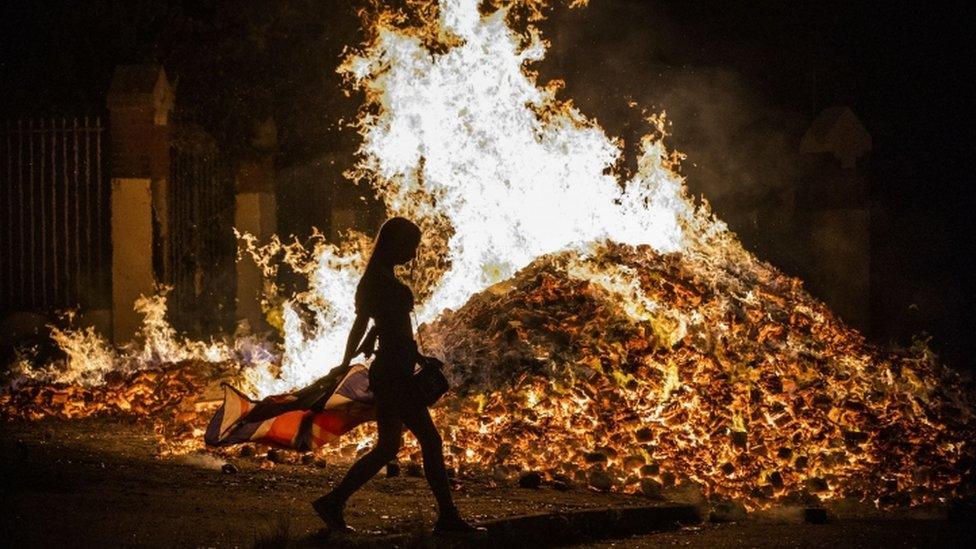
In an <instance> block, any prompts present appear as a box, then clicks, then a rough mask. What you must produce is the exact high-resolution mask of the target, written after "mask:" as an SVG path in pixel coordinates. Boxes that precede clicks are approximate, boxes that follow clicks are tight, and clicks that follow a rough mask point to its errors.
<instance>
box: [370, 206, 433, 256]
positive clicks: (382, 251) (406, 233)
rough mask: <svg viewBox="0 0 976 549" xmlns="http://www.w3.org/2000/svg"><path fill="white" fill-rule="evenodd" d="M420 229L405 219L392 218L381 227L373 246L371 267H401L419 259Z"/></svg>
mask: <svg viewBox="0 0 976 549" xmlns="http://www.w3.org/2000/svg"><path fill="white" fill-rule="evenodd" d="M418 245H420V227H418V226H417V225H416V224H414V222H413V221H410V220H409V219H406V218H404V217H391V218H390V219H387V220H386V223H383V226H382V227H380V232H379V235H377V236H376V242H375V243H374V244H373V255H372V256H370V258H369V266H370V267H379V266H381V265H382V266H389V267H392V266H394V265H401V264H403V263H406V262H407V261H410V260H411V259H413V258H414V257H417V246H418Z"/></svg>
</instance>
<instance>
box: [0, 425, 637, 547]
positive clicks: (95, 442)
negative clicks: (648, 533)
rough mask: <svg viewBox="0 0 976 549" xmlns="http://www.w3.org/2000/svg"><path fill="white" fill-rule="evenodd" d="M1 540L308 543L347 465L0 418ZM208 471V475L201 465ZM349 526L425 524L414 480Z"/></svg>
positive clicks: (482, 484)
mask: <svg viewBox="0 0 976 549" xmlns="http://www.w3.org/2000/svg"><path fill="white" fill-rule="evenodd" d="M0 429H2V434H0V463H2V464H3V465H2V466H3V468H4V471H3V478H4V482H3V485H2V488H0V491H2V493H0V501H2V503H0V506H2V509H0V539H3V540H6V541H8V542H13V544H14V545H15V546H25V545H26V546H78V545H88V546H103V547H104V546H114V545H118V544H132V545H148V546H166V547H173V546H193V547H200V546H204V547H233V546H239V547H250V546H252V545H253V544H254V543H255V541H259V540H262V539H267V538H269V537H270V538H274V539H280V538H281V537H282V536H281V535H280V533H279V529H281V528H285V529H286V537H287V538H288V539H291V540H303V539H305V540H307V539H308V538H309V537H310V536H314V535H315V533H316V532H317V531H318V530H320V528H321V524H320V522H319V519H318V517H317V516H316V515H315V514H314V513H313V511H312V509H311V507H310V506H309V502H310V501H311V500H313V499H314V498H316V497H318V496H319V495H321V494H323V493H325V492H326V491H327V490H328V488H329V487H330V486H331V485H332V484H333V483H334V482H336V481H337V480H338V478H339V477H340V476H341V475H342V473H344V472H345V469H346V465H338V464H337V465H333V466H326V467H325V468H317V467H315V466H311V465H308V466H303V465H277V466H275V467H274V468H273V469H269V470H264V469H261V468H260V464H261V463H262V461H263V460H260V459H257V458H248V459H237V460H234V462H235V464H236V465H237V466H238V468H239V471H238V472H237V473H236V474H224V473H222V472H220V470H219V463H216V462H214V461H210V462H209V463H208V459H207V458H201V457H200V456H199V455H197V456H188V457H183V458H176V459H156V458H153V457H152V456H153V455H154V454H155V452H156V443H155V442H154V440H153V437H152V436H151V434H150V431H149V427H148V426H146V425H143V424H140V423H135V422H131V421H125V420H117V419H112V420H109V419H89V420H76V421H61V420H42V421H39V422H35V423H20V422H18V423H0ZM208 467H209V468H208ZM455 494H456V499H457V502H458V506H459V507H460V508H461V510H462V512H463V513H464V515H465V516H467V517H469V518H470V519H471V520H473V521H479V520H487V519H492V518H501V517H506V516H513V515H520V514H533V513H542V512H549V511H569V510H573V509H583V508H595V507H607V506H633V505H647V504H648V503H649V501H648V500H647V499H646V498H642V497H634V496H626V495H618V494H599V493H594V492H592V491H588V490H582V489H574V490H571V491H565V492H560V491H556V490H554V489H552V488H546V487H542V488H539V489H536V490H527V489H522V488H518V487H515V486H512V487H505V488H497V487H496V488H493V487H491V486H490V485H489V483H488V482H487V481H486V480H475V479H462V480H461V483H460V486H459V489H458V490H457V491H456V492H455ZM346 518H347V520H348V522H349V523H350V524H351V525H352V526H354V527H356V528H357V529H359V530H360V531H361V532H363V533H364V534H366V535H368V536H372V537H374V538H375V537H377V536H381V535H383V534H394V533H402V532H409V533H419V532H423V531H425V530H428V529H429V528H430V526H431V525H432V524H433V521H434V518H435V515H434V502H433V498H432V497H431V495H430V492H429V490H428V489H427V485H426V482H425V481H424V480H423V479H422V478H415V477H410V476H407V475H401V476H399V477H396V478H385V476H384V473H382V472H381V473H380V475H379V476H378V477H377V478H376V479H374V480H373V481H371V482H370V483H369V484H367V486H366V487H365V488H364V489H363V490H361V491H360V492H359V493H357V494H356V495H355V496H354V497H353V499H352V500H351V501H350V504H349V507H348V509H347V513H346Z"/></svg>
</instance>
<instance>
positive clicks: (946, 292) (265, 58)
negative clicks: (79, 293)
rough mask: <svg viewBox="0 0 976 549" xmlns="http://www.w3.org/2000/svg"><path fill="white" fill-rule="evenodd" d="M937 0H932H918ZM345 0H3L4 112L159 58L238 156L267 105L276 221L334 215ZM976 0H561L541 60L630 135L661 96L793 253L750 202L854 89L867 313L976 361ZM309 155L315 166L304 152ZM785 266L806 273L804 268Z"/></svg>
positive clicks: (704, 164)
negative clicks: (863, 183) (280, 207)
mask: <svg viewBox="0 0 976 549" xmlns="http://www.w3.org/2000/svg"><path fill="white" fill-rule="evenodd" d="M930 4H931V5H930ZM356 6H357V3H356V2H349V1H339V0H327V1H321V0H282V1H276V2H272V1H260V2H258V1H254V0H242V1H226V0H217V1H213V0H211V1H196V2H190V1H187V2H179V1H175V0H153V1H147V0H128V1H110V0H90V1H76V2H46V1H32V2H27V1H14V2H8V3H5V4H4V7H3V8H2V13H0V51H2V52H3V53H2V59H0V82H2V94H0V100H2V105H0V115H2V116H3V117H17V116H26V115H39V114H57V115H62V114H66V113H70V114H89V113H92V114H97V113H99V112H101V111H103V109H104V95H105V91H106V89H107V86H108V83H109V80H110V78H111V75H112V71H113V69H114V67H115V66H117V65H119V64H128V63H145V62H159V63H162V64H163V65H164V66H165V67H166V70H167V72H168V74H169V76H170V78H171V80H174V81H176V82H177V88H178V91H177V97H178V114H179V116H181V117H185V118H188V119H193V120H195V121H198V122H200V123H201V124H202V125H203V126H204V127H205V128H207V130H208V131H209V132H211V133H212V134H213V135H214V136H215V137H216V138H217V139H218V141H219V142H220V143H221V148H222V150H223V151H224V153H225V154H226V155H227V156H228V157H230V158H239V159H245V158H247V157H248V156H249V155H250V154H252V142H251V141H252V138H253V136H254V128H255V127H256V126H257V125H258V124H259V123H260V122H262V121H265V120H267V119H269V118H272V119H274V121H275V122H276V124H277V132H278V142H279V154H278V157H277V162H278V164H279V169H280V170H282V172H288V171H289V170H292V171H296V172H302V173H304V172H303V170H302V169H301V168H302V167H303V166H313V167H314V170H313V172H314V173H318V174H319V175H318V176H316V177H314V178H313V179H312V180H307V179H306V180H301V181H299V182H298V183H294V184H291V183H284V184H283V185H282V188H280V189H279V196H280V198H281V201H282V203H283V204H289V201H290V197H301V200H300V201H298V202H296V203H295V204H292V206H291V209H289V211H288V212H287V215H280V216H279V219H280V226H281V229H282V230H283V231H284V232H295V233H298V234H305V233H307V232H308V230H309V227H310V226H311V225H314V224H320V225H322V224H325V223H326V221H324V220H327V217H326V216H327V215H328V214H327V210H328V202H327V200H328V193H327V192H325V191H324V190H323V189H328V188H329V186H330V184H332V183H334V182H335V181H337V180H339V179H340V178H341V173H342V171H343V170H344V169H346V168H348V167H350V166H351V164H352V162H353V160H354V159H353V154H352V153H353V151H354V150H355V147H356V144H357V136H356V134H355V132H354V131H352V130H350V129H349V128H347V127H345V126H344V125H343V121H348V120H350V119H351V118H352V117H353V116H354V115H355V112H356V108H357V107H358V105H359V99H358V98H357V97H355V96H352V97H346V96H345V95H344V94H343V93H342V91H341V88H340V84H341V83H340V79H339V77H338V76H337V75H336V74H335V72H334V69H335V67H336V65H337V64H338V61H339V58H340V56H341V54H342V51H343V48H344V47H345V46H346V45H350V44H356V43H357V42H358V41H359V39H361V36H360V31H359V30H358V20H357V18H356V15H355V8H356ZM972 12H973V10H972V9H970V8H968V7H967V6H966V4H965V3H963V2H958V3H951V2H940V3H917V2H897V1H896V2H881V1H877V2H834V1H827V2H824V1H819V2H776V1H748V2H745V1H744V2H724V1H723V2H720V1H699V2H690V1H687V2H652V1H638V0H592V2H591V6H590V7H589V8H586V9H583V10H567V9H565V8H563V7H557V8H555V9H553V10H552V12H551V14H550V15H551V17H550V19H549V20H548V21H546V22H544V23H542V28H543V30H544V33H545V36H546V37H548V38H550V39H551V40H552V41H553V48H552V51H551V53H550V55H549V58H548V59H547V60H546V61H545V62H544V63H543V64H542V65H541V66H540V67H538V69H539V71H540V75H541V77H542V79H543V80H548V79H550V78H562V79H564V80H565V82H566V92H565V94H564V96H566V97H572V98H573V99H574V101H575V102H576V104H577V105H579V107H580V108H581V110H582V111H583V112H584V113H586V114H588V115H591V116H594V117H596V118H597V119H598V120H599V121H600V123H601V124H602V125H603V126H604V127H605V128H607V130H608V132H609V133H611V134H613V135H619V136H621V137H623V138H624V139H625V142H626V144H627V146H628V150H629V151H633V143H634V142H635V138H636V137H637V136H638V135H639V134H640V133H642V132H644V131H646V130H647V127H646V126H645V125H643V124H642V123H641V122H640V120H641V116H640V115H641V113H640V111H639V110H638V109H635V108H633V107H629V106H628V101H629V100H634V101H636V102H638V103H639V104H641V105H642V106H645V107H648V108H650V109H652V110H660V109H664V110H667V111H668V113H669V115H670V118H671V119H672V121H673V123H674V126H673V128H672V131H673V136H672V137H671V142H672V143H673V144H674V146H675V147H676V148H677V149H679V150H682V151H684V152H686V153H688V154H689V158H688V160H687V161H686V163H685V165H684V168H683V173H684V174H685V175H687V176H688V178H689V186H690V188H691V190H692V191H693V192H695V193H696V194H703V195H704V196H705V197H706V198H708V199H709V200H710V201H711V202H712V203H713V205H714V206H715V209H716V211H717V213H718V214H719V216H720V217H722V218H723V219H725V220H727V221H728V222H729V224H730V226H731V227H732V228H733V230H735V231H736V232H738V233H739V234H740V235H741V236H742V239H743V241H744V242H745V244H746V245H747V247H749V248H750V249H752V250H754V251H756V252H757V253H758V254H759V255H760V256H761V257H763V258H766V259H769V260H770V261H771V262H772V263H774V264H777V265H780V266H781V267H783V268H784V269H786V270H787V271H791V269H792V267H791V265H792V263H791V260H790V257H789V253H790V251H789V249H790V245H789V244H790V243H789V242H788V241H784V240H782V239H778V238H775V237H774V236H773V235H775V234H776V233H775V232H771V231H768V230H764V229H763V227H762V224H761V222H760V220H757V218H756V209H755V208H754V207H753V206H751V205H753V204H754V203H755V202H756V201H757V200H763V197H767V196H777V195H778V193H779V190H781V189H782V188H784V187H787V186H789V185H790V184H791V181H792V180H793V179H795V178H796V177H797V173H798V172H797V167H796V163H797V155H796V143H797V140H798V139H799V137H800V136H801V135H802V133H803V131H804V129H805V128H806V127H807V126H808V125H809V123H810V121H811V120H812V119H813V118H814V116H815V115H816V114H817V113H818V112H819V111H820V110H821V109H823V108H825V107H829V106H833V105H845V106H849V107H850V108H851V109H852V110H853V111H854V112H855V113H856V114H857V116H858V117H859V118H860V119H861V121H862V122H863V124H864V126H865V127H866V128H867V130H868V131H869V132H870V133H871V135H872V138H873V150H872V152H871V155H870V158H869V159H868V160H867V164H866V166H864V169H865V170H867V173H868V174H869V179H870V182H871V187H870V206H871V210H872V212H873V214H874V215H873V223H874V224H873V228H872V249H871V261H872V281H871V284H872V311H871V313H872V314H871V325H870V330H869V332H870V335H871V337H872V338H873V339H874V340H875V341H876V342H878V343H880V344H889V343H893V342H894V343H900V344H906V343H908V342H909V341H910V338H911V336H912V335H914V334H919V333H922V332H926V333H928V334H931V336H932V346H933V347H934V348H935V349H936V350H937V351H938V352H940V353H941V354H942V355H943V356H944V357H945V358H946V360H947V361H949V362H950V363H952V364H954V365H956V366H958V367H962V368H965V369H971V368H973V366H974V361H973V359H972V356H973V353H974V352H976V337H974V336H976V314H974V313H973V312H972V309H971V306H972V299H970V296H971V295H972V292H973V289H974V284H973V282H974V277H973V275H972V267H971V265H972V264H973V261H972V260H973V259H974V253H973V250H974V249H976V246H974V242H973V240H974V238H973V230H972V223H971V221H970V220H971V217H972V216H973V212H974V211H976V210H974V206H976V200H974V198H976V191H974V190H973V185H972V179H973V178H972V175H971V174H972V172H973V162H972V161H973V159H974V152H976V135H974V126H973V123H972V101H971V100H972V98H973V96H974V91H976V90H974V87H976V84H974V82H976V79H974V76H976V74H974V71H973V48H972V47H971V45H970V37H971V36H972V35H973V34H974V31H976V29H974V28H973V27H974V26H976V25H974V24H973V23H972V21H973V20H974V18H973V15H974V14H973V13H972ZM306 171H307V170H306ZM794 274H800V273H796V272H794Z"/></svg>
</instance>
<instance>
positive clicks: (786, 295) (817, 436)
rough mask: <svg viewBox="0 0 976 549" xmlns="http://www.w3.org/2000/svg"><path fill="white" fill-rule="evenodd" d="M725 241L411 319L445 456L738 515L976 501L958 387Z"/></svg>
mask: <svg viewBox="0 0 976 549" xmlns="http://www.w3.org/2000/svg"><path fill="white" fill-rule="evenodd" d="M723 248H724V249H725V250H727V252H726V253H725V254H724V255H722V254H716V253H708V254H695V253H686V254H683V255H678V254H675V255H665V256H662V255H659V254H657V253H655V252H654V251H653V250H651V249H650V248H646V247H641V248H633V247H629V246H623V245H613V244H607V245H605V246H602V247H600V248H599V249H595V250H594V251H593V252H592V253H590V254H587V255H586V256H585V257H584V256H582V255H580V254H576V253H572V252H567V253H563V254H556V255H551V256H546V257H543V258H540V259H538V260H537V261H535V262H534V263H532V264H531V265H530V266H529V267H527V268H526V269H524V270H522V271H521V272H520V273H518V274H517V275H516V276H515V277H514V278H513V279H512V280H509V281H507V282H504V283H502V284H499V285H497V286H495V287H492V288H489V289H488V290H486V291H484V292H482V293H481V294H478V295H476V296H474V297H473V298H471V300H469V301H468V303H467V304H466V305H465V306H464V307H462V308H461V309H459V310H457V311H453V312H451V311H447V312H445V313H444V314H443V315H441V317H440V318H439V320H438V321H437V322H435V323H433V324H432V325H430V326H425V327H424V328H423V329H422V331H421V333H422V336H423V338H424V340H425V341H426V342H427V343H428V346H429V347H431V348H430V349H429V350H431V351H433V352H434V353H435V354H439V355H441V356H443V357H444V358H445V359H446V362H447V363H448V364H449V365H451V370H450V374H451V376H452V377H453V380H454V381H455V383H456V384H457V385H458V387H459V390H460V394H459V396H458V398H457V400H456V402H455V404H454V405H453V406H451V407H448V410H450V411H446V413H447V415H448V416H449V419H447V420H446V421H445V423H447V424H449V425H453V426H456V428H453V429H451V431H450V434H449V437H448V438H449V439H450V440H451V449H452V451H453V457H454V459H455V460H457V461H458V462H459V463H460V464H462V465H463V464H465V463H474V464H479V465H481V466H491V467H494V468H495V469H496V470H497V471H500V472H501V473H503V474H505V473H509V474H513V475H514V474H517V473H518V472H519V471H524V470H535V471H539V472H541V473H543V474H544V475H547V476H549V477H550V478H552V479H557V480H560V481H567V480H568V481H571V482H578V483H583V484H588V485H590V486H592V487H595V488H598V489H621V490H627V491H643V492H645V493H648V494H650V495H653V494H657V493H660V491H661V490H662V488H666V487H667V486H668V485H671V484H674V483H676V482H677V483H679V484H680V483H682V482H694V483H698V484H699V485H700V486H701V488H702V489H703V491H705V492H706V493H707V494H709V495H711V496H713V497H729V498H734V499H736V500H739V501H742V502H744V503H746V504H747V505H750V506H761V505H764V504H767V503H769V502H774V501H808V500H811V499H815V498H819V499H828V498H837V497H852V498H858V499H862V500H870V501H880V502H890V503H912V502H915V503H917V502H922V501H931V500H934V499H937V498H942V497H947V496H949V497H951V496H953V495H956V494H959V493H960V492H965V491H969V490H971V489H972V485H971V484H969V485H968V487H965V486H964V484H965V483H967V482H969V483H971V481H972V469H973V463H974V462H973V457H974V452H976V446H974V442H973V441H974V440H976V438H974V436H973V435H974V434H976V432H974V429H976V421H974V415H973V407H972V405H971V400H968V399H969V398H971V396H967V393H966V390H967V389H966V388H964V387H962V386H961V383H960V381H959V380H958V379H957V378H956V377H955V376H953V375H952V374H951V373H950V372H948V371H947V370H945V369H944V368H943V367H941V366H940V365H939V364H937V363H936V362H935V360H934V357H932V356H931V354H929V353H927V352H925V351H924V350H918V351H916V352H911V353H906V354H905V355H904V356H887V355H884V354H882V353H880V352H878V351H877V350H875V349H872V348H871V347H869V346H868V345H866V344H865V342H864V340H863V338H862V337H861V336H860V335H859V334H858V333H857V332H855V331H854V330H852V329H850V328H847V327H846V326H844V324H843V323H842V322H841V321H840V320H838V319H837V318H836V317H835V316H834V315H833V314H832V313H831V312H830V311H829V310H828V309H827V308H826V306H824V305H823V304H822V303H820V302H818V301H817V300H815V299H813V298H812V297H811V296H810V295H809V294H808V293H806V292H805V291H804V290H803V289H802V286H801V284H800V281H799V280H797V279H795V278H790V277H787V276H785V275H783V274H782V273H780V272H779V271H777V270H776V269H775V268H773V267H771V266H769V265H767V264H765V263H762V262H760V261H758V260H757V259H755V258H754V257H752V256H751V255H750V254H748V253H746V252H744V251H743V250H742V249H741V248H740V247H738V246H728V245H724V246H723ZM971 394H972V393H969V395H971Z"/></svg>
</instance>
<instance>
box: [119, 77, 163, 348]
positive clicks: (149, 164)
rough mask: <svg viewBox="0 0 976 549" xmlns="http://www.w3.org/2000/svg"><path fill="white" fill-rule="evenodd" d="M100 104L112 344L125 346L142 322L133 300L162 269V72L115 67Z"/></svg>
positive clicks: (151, 286)
mask: <svg viewBox="0 0 976 549" xmlns="http://www.w3.org/2000/svg"><path fill="white" fill-rule="evenodd" d="M107 102H108V109H109V119H110V131H111V143H112V168H111V169H112V340H113V341H114V342H115V343H117V344H121V343H125V342H127V341H130V340H131V339H132V337H133V336H134V335H135V333H136V332H137V330H138V329H139V326H140V323H141V318H140V317H139V315H137V314H136V313H135V311H134V310H133V308H132V307H133V303H134V302H135V300H136V299H137V298H138V297H139V295H140V294H146V295H148V294H151V293H152V292H153V289H154V284H155V282H156V279H157V278H156V277H157V275H158V276H163V275H164V273H165V272H166V270H167V269H168V266H167V265H166V261H167V255H168V254H166V253H165V250H166V247H165V243H166V242H167V235H168V234H169V226H168V215H167V204H166V194H167V192H166V191H167V180H168V178H169V147H170V136H169V132H170V128H169V113H170V111H171V110H172V107H173V92H172V89H171V88H170V85H169V82H168V81H167V79H166V73H165V72H164V71H163V70H162V68H160V67H156V66H151V65H134V66H122V67H118V68H117V69H116V71H115V76H114V77H113V78H112V84H111V86H110V87H109V92H108V101H107ZM154 244H159V245H156V246H154ZM154 257H155V258H156V261H155V264H154ZM159 270H162V271H163V272H157V271H159Z"/></svg>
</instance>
